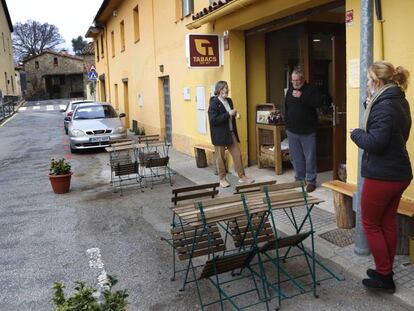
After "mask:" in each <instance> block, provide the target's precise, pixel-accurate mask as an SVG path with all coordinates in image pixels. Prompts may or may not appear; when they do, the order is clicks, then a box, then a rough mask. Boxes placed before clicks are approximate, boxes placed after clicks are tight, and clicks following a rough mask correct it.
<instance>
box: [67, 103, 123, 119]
mask: <svg viewBox="0 0 414 311" xmlns="http://www.w3.org/2000/svg"><path fill="white" fill-rule="evenodd" d="M117 116H118V115H117V114H116V112H115V110H114V108H112V106H109V105H102V106H85V107H79V108H78V109H76V111H75V116H74V117H73V119H74V120H85V119H106V118H116V117H117Z"/></svg>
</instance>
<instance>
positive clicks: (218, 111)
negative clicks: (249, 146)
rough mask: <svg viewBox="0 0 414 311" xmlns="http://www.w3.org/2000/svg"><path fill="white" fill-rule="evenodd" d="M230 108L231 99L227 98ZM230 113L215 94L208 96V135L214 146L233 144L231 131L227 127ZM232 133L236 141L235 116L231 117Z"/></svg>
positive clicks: (237, 136) (231, 106)
mask: <svg viewBox="0 0 414 311" xmlns="http://www.w3.org/2000/svg"><path fill="white" fill-rule="evenodd" d="M227 101H228V103H229V105H230V108H231V109H233V101H232V100H231V98H227ZM229 118H230V114H229V113H228V112H227V110H226V108H225V107H224V105H223V104H222V103H221V101H220V99H218V97H217V96H214V97H211V98H210V104H209V107H208V119H209V121H210V135H211V142H212V143H213V145H215V146H230V145H232V144H233V137H232V132H230V127H229ZM232 124H233V133H234V135H235V136H236V139H237V141H238V142H240V140H239V135H238V134H237V127H236V118H235V117H234V116H233V117H232Z"/></svg>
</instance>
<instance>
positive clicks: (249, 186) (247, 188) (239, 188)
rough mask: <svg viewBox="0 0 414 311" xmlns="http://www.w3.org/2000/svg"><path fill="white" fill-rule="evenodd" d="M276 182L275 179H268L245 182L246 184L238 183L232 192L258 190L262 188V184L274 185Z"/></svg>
mask: <svg viewBox="0 0 414 311" xmlns="http://www.w3.org/2000/svg"><path fill="white" fill-rule="evenodd" d="M276 183H277V181H276V180H269V181H262V182H256V183H252V184H247V185H239V186H236V188H235V191H234V194H240V193H250V192H258V191H261V190H262V187H263V186H269V185H274V184H276Z"/></svg>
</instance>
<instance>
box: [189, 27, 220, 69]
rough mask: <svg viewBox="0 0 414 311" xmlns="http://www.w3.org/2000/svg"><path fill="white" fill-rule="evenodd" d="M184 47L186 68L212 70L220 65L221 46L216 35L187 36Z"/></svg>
mask: <svg viewBox="0 0 414 311" xmlns="http://www.w3.org/2000/svg"><path fill="white" fill-rule="evenodd" d="M186 47H187V49H186V52H187V53H186V54H187V66H188V67H190V68H214V67H220V66H221V65H222V44H221V40H220V37H219V36H218V35H203V34H188V35H187V37H186Z"/></svg>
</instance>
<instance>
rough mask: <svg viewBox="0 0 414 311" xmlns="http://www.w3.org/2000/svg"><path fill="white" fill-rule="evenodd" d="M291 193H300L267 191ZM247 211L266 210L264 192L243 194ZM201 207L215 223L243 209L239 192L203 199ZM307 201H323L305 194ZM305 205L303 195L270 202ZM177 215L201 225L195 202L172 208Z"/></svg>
mask: <svg viewBox="0 0 414 311" xmlns="http://www.w3.org/2000/svg"><path fill="white" fill-rule="evenodd" d="M291 193H300V192H298V191H294V190H285V191H281V190H279V191H275V192H269V195H270V196H272V195H275V194H277V195H283V194H286V195H288V194H291ZM245 197H246V200H247V204H248V209H249V212H251V213H257V212H262V211H267V204H266V203H265V201H264V198H265V194H264V193H263V192H256V193H250V194H246V195H245ZM202 202H203V209H204V213H205V214H208V215H209V217H208V222H209V223H215V222H219V221H227V220H231V219H234V218H237V217H240V216H244V215H245V214H244V210H243V209H240V206H241V200H240V194H236V195H230V196H226V197H223V198H217V199H208V200H204V201H202ZM307 202H308V205H309V206H310V207H313V206H314V205H315V204H319V203H322V202H324V201H323V200H321V199H318V198H316V197H313V196H310V195H308V196H307ZM300 207H305V206H304V201H303V197H302V198H300V197H298V198H297V199H291V198H289V199H287V200H286V201H279V202H277V203H275V204H272V209H273V210H277V209H285V208H300ZM172 210H173V212H174V213H176V215H177V216H178V217H180V218H181V219H183V220H184V222H185V223H187V224H189V225H191V226H195V227H200V226H202V225H203V223H202V220H201V219H200V217H199V213H200V211H199V209H198V208H197V207H196V204H189V205H185V206H180V207H176V208H173V209H172Z"/></svg>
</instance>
